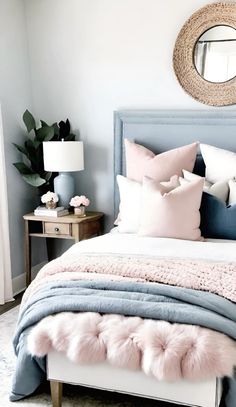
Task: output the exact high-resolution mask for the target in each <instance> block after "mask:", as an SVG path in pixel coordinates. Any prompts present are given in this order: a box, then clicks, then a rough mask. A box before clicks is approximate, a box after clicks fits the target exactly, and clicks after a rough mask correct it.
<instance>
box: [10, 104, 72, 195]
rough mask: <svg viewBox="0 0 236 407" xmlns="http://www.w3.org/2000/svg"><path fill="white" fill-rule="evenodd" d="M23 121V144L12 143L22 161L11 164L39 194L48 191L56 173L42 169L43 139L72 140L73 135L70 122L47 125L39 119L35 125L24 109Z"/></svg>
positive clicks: (29, 114) (30, 115)
mask: <svg viewBox="0 0 236 407" xmlns="http://www.w3.org/2000/svg"><path fill="white" fill-rule="evenodd" d="M23 122H24V124H25V127H26V129H27V135H26V139H25V142H24V145H23V146H21V145H19V144H16V143H13V144H14V146H15V147H16V149H17V150H18V151H20V153H22V154H23V159H22V161H18V162H15V163H14V164H13V165H14V166H15V167H16V169H17V170H18V171H19V173H20V174H21V175H22V178H23V180H24V181H25V182H27V183H28V184H30V185H31V186H33V187H35V188H38V190H39V194H40V195H42V193H44V192H46V191H48V190H49V189H50V187H52V184H53V179H54V178H55V176H56V175H57V174H56V173H51V172H48V171H44V164H43V141H49V140H50V141H59V140H61V139H64V140H65V141H74V140H75V135H74V134H72V133H71V132H70V122H69V120H68V119H67V120H66V121H65V122H64V121H60V123H59V124H57V123H53V124H52V125H48V124H47V123H46V122H45V121H43V120H40V126H39V127H37V126H36V121H35V119H34V117H33V115H32V114H31V113H30V112H29V111H28V110H26V111H25V112H24V114H23Z"/></svg>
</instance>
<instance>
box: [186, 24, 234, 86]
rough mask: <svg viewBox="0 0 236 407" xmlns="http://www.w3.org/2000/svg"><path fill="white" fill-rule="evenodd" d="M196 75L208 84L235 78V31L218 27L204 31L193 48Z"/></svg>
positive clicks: (225, 27) (225, 26)
mask: <svg viewBox="0 0 236 407" xmlns="http://www.w3.org/2000/svg"><path fill="white" fill-rule="evenodd" d="M194 63H195V67H196V69H197V71H198V73H199V74H200V75H201V76H202V77H203V78H204V79H205V80H207V81H209V82H226V81H228V80H230V79H232V78H234V77H235V76H236V29H235V28H232V27H229V26H227V25H218V26H215V27H212V28H210V29H209V30H207V31H205V32H204V33H203V34H202V35H201V37H200V38H199V39H198V41H197V42H196V44H195V47H194Z"/></svg>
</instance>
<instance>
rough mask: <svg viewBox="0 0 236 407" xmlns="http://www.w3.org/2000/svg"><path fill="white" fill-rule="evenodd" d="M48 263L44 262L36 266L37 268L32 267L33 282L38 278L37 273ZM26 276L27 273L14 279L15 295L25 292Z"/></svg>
mask: <svg viewBox="0 0 236 407" xmlns="http://www.w3.org/2000/svg"><path fill="white" fill-rule="evenodd" d="M46 263H47V262H46V261H44V262H42V263H40V264H36V266H33V267H32V270H31V275H32V280H33V279H34V278H35V277H36V275H37V273H38V272H39V270H40V269H41V268H42V267H43V266H44V265H45V264H46ZM25 280H26V276H25V273H22V274H20V275H19V276H17V277H14V278H13V279H12V286H13V295H16V294H19V293H20V292H22V291H24V290H25V288H26V283H25Z"/></svg>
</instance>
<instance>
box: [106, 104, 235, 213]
mask: <svg viewBox="0 0 236 407" xmlns="http://www.w3.org/2000/svg"><path fill="white" fill-rule="evenodd" d="M114 137H115V139H114V178H115V180H114V209H115V215H116V214H117V212H118V206H119V191H118V189H117V183H116V175H117V174H122V175H125V174H126V171H125V157H124V139H125V138H128V139H130V140H134V141H135V142H137V143H139V144H142V145H144V146H145V147H147V148H150V149H151V150H152V151H153V152H155V153H162V152H163V151H167V150H170V149H172V148H175V147H179V146H182V145H185V144H190V143H192V142H194V141H199V142H201V143H206V144H212V145H214V146H216V147H220V148H225V149H228V150H232V151H236V112H235V111H232V110H230V111H225V110H224V111H219V110H212V111H206V110H201V111H196V110H123V111H117V112H115V113H114Z"/></svg>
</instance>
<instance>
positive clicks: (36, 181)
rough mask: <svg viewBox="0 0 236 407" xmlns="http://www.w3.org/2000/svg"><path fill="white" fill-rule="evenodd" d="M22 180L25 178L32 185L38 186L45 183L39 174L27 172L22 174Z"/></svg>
mask: <svg viewBox="0 0 236 407" xmlns="http://www.w3.org/2000/svg"><path fill="white" fill-rule="evenodd" d="M22 178H23V180H25V181H26V182H27V183H28V184H30V185H32V187H36V188H37V187H40V186H41V185H43V184H45V183H46V181H45V179H43V178H41V177H40V175H39V174H28V175H23V177H22Z"/></svg>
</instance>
